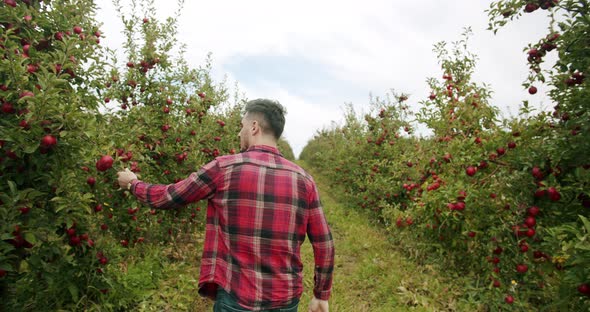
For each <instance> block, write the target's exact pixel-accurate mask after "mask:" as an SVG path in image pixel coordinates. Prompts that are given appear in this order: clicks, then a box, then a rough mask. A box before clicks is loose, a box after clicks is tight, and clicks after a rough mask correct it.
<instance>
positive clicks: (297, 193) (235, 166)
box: [199, 146, 333, 309]
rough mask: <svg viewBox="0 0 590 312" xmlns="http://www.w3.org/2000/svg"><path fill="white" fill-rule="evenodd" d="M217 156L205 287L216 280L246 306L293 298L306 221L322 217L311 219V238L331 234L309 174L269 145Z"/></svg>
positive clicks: (297, 293) (205, 289) (298, 279)
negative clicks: (313, 223)
mask: <svg viewBox="0 0 590 312" xmlns="http://www.w3.org/2000/svg"><path fill="white" fill-rule="evenodd" d="M216 161H217V165H218V167H219V169H218V170H219V172H218V173H217V175H218V176H219V180H218V181H217V183H216V184H217V190H216V192H215V194H214V195H213V196H212V197H211V198H210V201H209V207H208V210H207V229H206V242H205V249H204V251H203V260H202V266H201V278H200V280H199V281H200V285H201V286H202V288H201V290H202V291H203V294H205V295H208V296H214V295H213V294H211V293H207V292H208V291H212V289H213V288H214V287H211V286H210V285H207V284H209V283H215V284H218V285H220V286H221V287H222V288H224V290H225V291H227V292H228V293H230V295H233V296H234V297H235V298H236V299H237V300H238V302H239V303H240V304H241V305H243V306H245V307H248V308H251V309H257V308H262V307H264V308H265V309H269V308H273V307H279V306H285V305H288V304H290V303H291V301H292V300H293V299H296V298H299V297H300V296H301V293H302V291H303V289H302V269H303V265H302V263H301V258H300V246H301V244H302V243H303V241H304V239H305V235H306V233H307V229H308V222H310V221H312V222H315V223H318V222H319V223H318V224H320V225H323V226H322V228H321V229H318V226H317V225H316V226H314V229H315V230H314V231H313V233H311V235H313V238H312V239H311V240H312V241H316V242H317V241H321V242H330V243H331V241H332V240H331V235H330V231H329V228H328V225H327V223H326V222H325V219H324V218H323V213H321V207H320V205H319V200H318V197H317V191H316V188H315V184H314V182H313V179H312V178H311V176H309V175H308V174H307V173H306V172H305V171H304V170H303V169H301V168H300V167H299V166H297V165H295V164H293V163H292V162H290V161H288V160H286V159H285V158H283V157H282V156H281V155H280V154H279V152H278V150H277V149H276V148H272V147H268V146H253V147H251V148H250V149H248V150H247V151H245V152H244V153H241V154H237V155H229V156H223V157H219V158H217V159H216ZM317 219H321V220H317ZM308 234H309V233H308ZM310 238H311V236H310ZM321 245H324V244H321ZM329 245H330V244H328V246H326V247H328V248H327V249H326V248H323V247H320V246H319V245H318V246H317V247H318V252H319V254H322V253H324V254H325V253H330V252H333V250H332V249H331V247H330V246H329ZM320 258H325V259H331V257H330V255H325V256H320ZM328 262H330V263H326V266H327V267H326V268H325V269H326V270H331V269H330V268H329V267H332V266H333V263H331V261H328ZM326 283H331V281H330V282H326ZM328 289H329V288H328Z"/></svg>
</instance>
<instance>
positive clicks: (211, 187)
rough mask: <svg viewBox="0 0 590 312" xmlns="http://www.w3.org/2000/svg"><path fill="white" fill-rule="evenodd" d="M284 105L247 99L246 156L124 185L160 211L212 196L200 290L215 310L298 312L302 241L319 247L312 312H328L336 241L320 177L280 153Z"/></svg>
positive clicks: (128, 175) (123, 175)
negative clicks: (158, 181)
mask: <svg viewBox="0 0 590 312" xmlns="http://www.w3.org/2000/svg"><path fill="white" fill-rule="evenodd" d="M284 115H285V110H284V108H283V107H282V106H281V105H280V104H279V103H278V102H274V101H271V100H266V99H258V100H253V101H250V102H248V103H246V106H245V114H244V116H243V118H242V129H241V130H240V133H239V134H238V135H239V137H240V149H241V153H239V154H236V155H227V156H222V157H217V158H216V159H215V160H213V161H211V162H209V163H208V164H206V165H204V166H203V167H202V168H201V169H200V170H199V171H197V172H194V173H192V174H191V175H190V176H189V177H188V178H186V179H185V180H182V181H180V182H178V183H175V184H170V185H153V184H148V183H145V182H142V181H139V180H138V179H137V176H136V175H135V174H134V173H133V172H131V171H129V169H125V171H121V172H119V173H118V176H119V178H118V180H119V185H120V186H121V187H122V188H127V189H129V190H131V192H132V193H133V194H134V195H135V196H136V197H137V198H138V199H139V200H140V201H141V202H143V203H145V204H147V205H149V206H151V207H154V208H160V209H171V208H178V207H182V206H184V205H187V204H189V203H191V202H196V201H198V200H201V199H205V198H206V199H207V200H208V207H207V225H206V232H205V244H204V248H203V257H202V259H201V270H200V277H199V293H200V294H201V295H203V296H207V297H209V298H212V299H214V300H215V299H216V302H215V306H214V308H213V310H214V311H297V308H298V304H299V298H300V297H301V294H302V291H303V283H302V269H303V264H302V262H301V257H300V246H301V244H302V243H303V241H304V240H305V236H306V235H307V236H308V237H309V240H310V241H311V244H312V246H313V250H314V259H315V273H314V274H315V276H314V289H313V293H314V298H313V299H312V300H311V302H310V305H309V310H308V311H310V312H327V311H328V298H329V296H330V292H331V288H332V271H333V269H334V243H333V240H332V234H331V232H330V228H329V226H328V224H327V222H326V218H325V216H324V213H323V210H322V207H321V204H320V200H319V196H318V192H317V189H316V185H315V182H314V181H313V179H312V177H311V176H310V175H309V174H307V173H306V172H305V171H304V170H303V169H301V168H300V167H299V166H297V165H295V164H293V163H292V162H290V161H288V160H286V159H285V158H283V157H282V155H281V154H280V152H279V151H278V149H277V141H278V139H279V137H280V136H281V134H282V133H283V128H284V125H285V116H284Z"/></svg>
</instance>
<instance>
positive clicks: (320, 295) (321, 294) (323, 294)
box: [313, 289, 332, 300]
mask: <svg viewBox="0 0 590 312" xmlns="http://www.w3.org/2000/svg"><path fill="white" fill-rule="evenodd" d="M331 292H332V290H331V289H330V290H323V291H317V290H315V289H314V291H313V295H314V296H315V297H316V298H317V299H320V300H328V299H330V293H331Z"/></svg>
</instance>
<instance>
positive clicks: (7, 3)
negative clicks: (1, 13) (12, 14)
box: [4, 0, 16, 8]
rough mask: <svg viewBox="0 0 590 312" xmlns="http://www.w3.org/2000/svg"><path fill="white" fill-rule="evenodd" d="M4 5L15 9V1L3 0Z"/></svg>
mask: <svg viewBox="0 0 590 312" xmlns="http://www.w3.org/2000/svg"><path fill="white" fill-rule="evenodd" d="M4 4H6V5H8V6H11V7H13V8H15V7H16V1H15V0H4Z"/></svg>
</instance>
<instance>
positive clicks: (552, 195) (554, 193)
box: [547, 187, 561, 201]
mask: <svg viewBox="0 0 590 312" xmlns="http://www.w3.org/2000/svg"><path fill="white" fill-rule="evenodd" d="M547 194H548V195H549V199H551V200H552V201H558V200H560V199H561V194H559V191H558V190H557V189H556V188H554V187H550V188H548V189H547Z"/></svg>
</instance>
